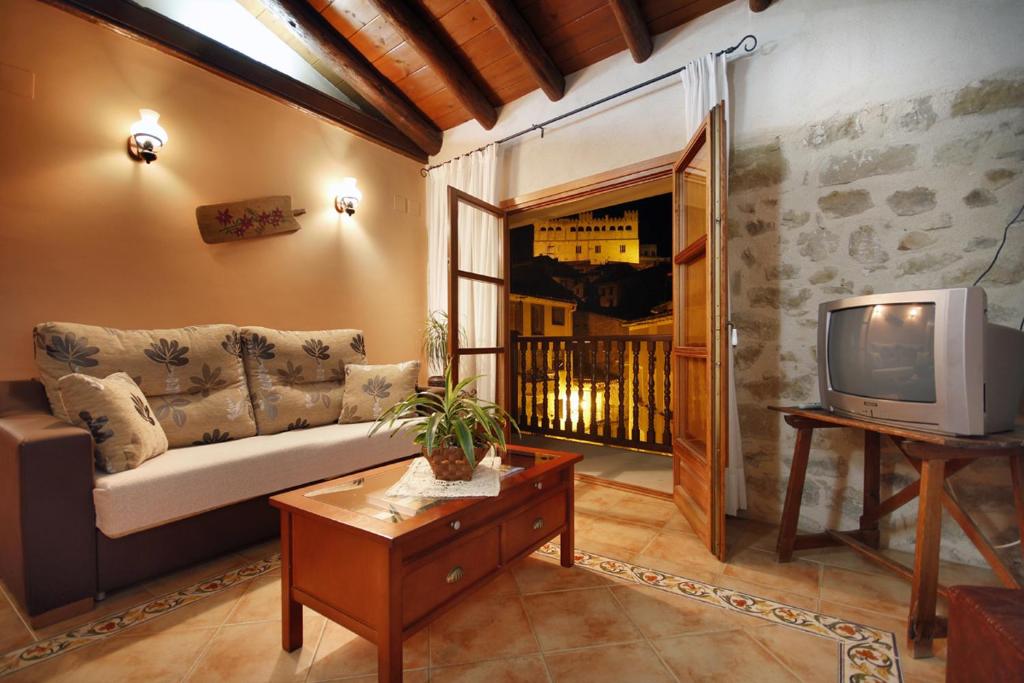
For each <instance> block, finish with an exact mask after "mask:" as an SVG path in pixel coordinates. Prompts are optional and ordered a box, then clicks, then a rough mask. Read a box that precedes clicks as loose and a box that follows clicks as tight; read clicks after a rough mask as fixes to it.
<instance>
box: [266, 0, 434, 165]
mask: <svg viewBox="0 0 1024 683" xmlns="http://www.w3.org/2000/svg"><path fill="white" fill-rule="evenodd" d="M262 2H263V5H264V6H265V7H266V8H267V11H269V12H272V13H273V14H274V15H275V16H277V17H278V18H280V19H281V20H282V21H283V22H284V24H285V25H287V26H288V28H289V30H290V31H291V32H292V34H293V35H294V36H295V37H296V38H297V39H298V40H300V41H302V43H303V44H304V45H306V46H307V47H308V48H309V49H310V50H311V51H312V52H313V53H315V54H316V55H317V56H318V57H319V58H320V59H321V60H322V61H323V63H324V64H326V65H327V66H329V67H330V68H331V69H332V70H333V71H335V72H336V73H337V74H338V76H339V77H340V78H341V79H342V80H343V81H345V82H346V83H348V84H349V85H351V86H352V88H353V89H355V91H356V92H358V93H359V94H360V95H361V96H362V97H363V98H364V99H365V100H366V101H367V102H369V103H370V104H372V105H373V106H374V107H376V108H377V110H378V111H380V113H381V114H383V115H384V116H385V117H386V118H387V119H388V120H389V121H391V123H393V124H394V126H395V127H396V128H398V129H399V130H400V131H402V132H403V133H405V135H407V136H408V137H409V138H410V139H411V140H412V141H413V142H415V143H416V144H417V145H418V146H419V147H420V148H422V149H423V151H425V152H426V153H427V154H437V153H438V152H439V151H440V150H441V141H442V133H441V130H440V129H439V128H438V127H437V126H435V125H434V124H433V123H432V122H431V121H430V120H429V119H428V118H427V117H426V116H425V115H424V114H423V112H421V111H420V110H419V109H417V108H416V107H415V106H414V105H412V104H411V103H410V102H409V101H408V100H406V98H405V96H404V95H403V94H402V93H401V91H399V90H398V88H396V87H395V86H394V84H392V83H391V81H389V80H388V79H386V78H384V76H382V75H381V74H380V73H379V72H378V71H377V70H376V69H375V68H374V67H373V65H372V64H370V63H369V62H368V61H366V58H364V57H363V56H362V55H361V54H360V53H359V51H358V50H356V49H355V48H354V47H352V45H351V44H349V42H348V41H347V40H345V39H344V38H342V37H341V35H340V34H339V33H338V32H337V31H335V30H334V28H333V27H332V26H331V25H330V24H329V23H328V22H327V20H326V19H324V18H323V17H322V16H320V15H319V14H318V13H317V12H316V10H314V9H313V8H312V7H311V6H310V5H309V4H308V3H307V2H306V0H262Z"/></svg>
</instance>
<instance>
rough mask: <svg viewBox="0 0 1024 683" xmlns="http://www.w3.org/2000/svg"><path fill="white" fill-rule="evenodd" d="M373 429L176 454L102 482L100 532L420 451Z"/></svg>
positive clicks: (322, 430) (137, 527) (324, 430)
mask: <svg viewBox="0 0 1024 683" xmlns="http://www.w3.org/2000/svg"><path fill="white" fill-rule="evenodd" d="M371 426H372V425H371V424H370V423H363V424H346V425H341V424H333V425H326V426H323V427H316V428H314V429H300V430H293V431H287V432H282V433H280V434H271V435H267V436H257V437H254V438H250V439H241V440H238V441H226V442H222V443H215V444H210V445H204V446H194V447H188V448H176V449H172V450H169V451H167V452H166V453H164V454H163V455H161V456H160V457H159V458H154V459H152V460H148V461H146V462H144V463H143V464H142V465H141V466H139V467H137V468H136V469H133V470H128V471H126V472H118V473H117V474H98V475H97V477H96V487H95V489H94V490H93V500H94V501H95V504H96V526H97V527H98V528H99V530H100V531H102V532H103V533H104V534H106V535H107V536H109V537H110V538H117V537H119V536H126V535H128V534H131V533H135V532H137V531H143V530H144V529H148V528H151V527H155V526H159V525H161V524H166V523H168V522H173V521H175V520H178V519H184V518H185V517H191V516H192V515H197V514H199V513H201V512H206V511H207V510H213V509H215V508H219V507H223V506H225V505H230V504H232V503H237V502H239V501H243V500H248V499H249V498H255V497H256V496H261V495H266V494H269V493H274V492H276V491H281V490H283V489H288V488H294V487H296V486H301V485H303V484H308V483H311V482H316V481H320V480H322V479H328V478H330V477H335V476H340V475H343V474H347V473H349V472H354V471H356V470H361V469H365V468H367V467H372V466H374V465H378V464H381V463H385V462H388V461H391V460H396V459H398V458H401V457H404V456H407V455H412V454H414V453H415V452H416V451H418V450H419V449H418V447H417V446H416V445H415V444H413V442H412V438H411V437H410V436H408V435H407V434H406V433H404V432H403V433H402V434H398V435H396V436H395V437H394V438H390V437H389V436H388V435H387V434H383V433H381V434H377V435H375V436H373V437H372V438H368V436H367V435H368V433H369V431H370V428H371Z"/></svg>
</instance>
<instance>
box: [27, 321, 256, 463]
mask: <svg viewBox="0 0 1024 683" xmlns="http://www.w3.org/2000/svg"><path fill="white" fill-rule="evenodd" d="M34 337H35V355H36V364H37V365H38V367H39V373H40V378H41V379H42V381H43V385H44V386H45V387H46V395H47V397H48V398H49V399H50V408H51V409H52V410H53V414H54V415H56V416H57V417H59V418H61V419H63V420H68V415H67V414H66V413H65V412H64V409H63V406H62V405H61V402H60V391H59V388H58V386H57V380H58V379H59V378H60V377H63V376H64V375H66V374H68V373H73V372H77V373H82V374H86V375H91V376H92V377H106V376H107V375H110V374H113V373H115V372H125V373H127V374H128V375H129V376H130V377H131V378H132V379H133V380H135V383H136V384H138V385H139V388H140V389H141V390H142V393H143V394H144V395H145V397H146V398H147V399H149V402H150V404H151V405H152V406H153V411H154V412H155V413H156V418H157V419H158V420H159V421H160V424H161V425H162V426H163V428H164V432H165V433H166V434H167V441H168V443H169V444H170V446H171V448H175V447H179V446H191V445H193V444H196V443H205V442H210V441H219V440H223V439H239V438H242V437H246V436H252V435H253V434H255V433H256V421H255V418H254V417H253V414H252V404H251V402H250V400H249V390H248V386H247V385H246V382H245V370H244V368H243V367H242V356H241V345H240V342H239V336H238V328H236V327H235V326H233V325H201V326H198V327H183V328H178V329H172V330H117V329H114V328H110V327H96V326H93V325H79V324H75V323H43V324H41V325H37V326H36V328H35V331H34Z"/></svg>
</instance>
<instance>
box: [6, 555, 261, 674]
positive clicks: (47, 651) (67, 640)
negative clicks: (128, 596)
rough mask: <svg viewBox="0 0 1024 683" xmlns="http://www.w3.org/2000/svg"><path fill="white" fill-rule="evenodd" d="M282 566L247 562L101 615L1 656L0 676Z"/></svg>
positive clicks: (172, 610)
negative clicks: (189, 584) (218, 574)
mask: <svg viewBox="0 0 1024 683" xmlns="http://www.w3.org/2000/svg"><path fill="white" fill-rule="evenodd" d="M280 565H281V558H280V555H277V554H274V555H271V556H270V557H268V558H266V559H263V560H257V561H256V562H250V563H249V564H246V565H243V566H241V567H238V568H237V569H232V570H231V571H229V572H227V573H225V574H221V575H220V576H215V577H212V578H209V579H206V580H204V581H200V582H199V583H196V584H193V585H191V586H189V587H188V588H184V589H182V590H180V591H177V592H175V593H168V594H167V595H164V596H162V597H159V598H154V599H153V600H150V601H149V602H145V603H143V604H141V605H136V606H135V607H129V608H128V609H126V610H122V611H120V612H116V613H114V614H111V615H107V616H104V617H102V618H100V619H97V620H95V621H91V622H89V623H87V624H85V625H84V626H79V627H77V628H74V629H71V630H70V631H67V632H65V633H61V634H60V635H56V636H51V637H50V638H45V639H43V640H40V641H37V642H35V643H32V644H31V645H27V646H25V647H23V648H21V649H19V650H14V651H13V652H9V653H7V654H6V655H3V657H0V677H3V676H6V675H8V674H11V673H14V672H15V671H20V670H21V669H24V668H26V667H29V666H32V665H33V664H39V663H40V662H44V661H46V660H48V659H52V658H54V657H56V656H57V655H60V654H63V653H65V652H71V651H73V650H77V649H79V648H82V647H85V646H86V645H89V644H90V643H94V642H96V641H97V640H101V639H103V638H106V637H108V636H111V635H113V634H115V633H121V632H122V631H125V630H126V629H130V628H131V627H133V626H138V625H139V624H144V623H146V622H147V621H152V620H153V619H156V618H157V617H160V616H163V615H165V614H169V613H171V612H174V611H175V610H178V609H181V608H182V607H185V606H186V605H191V604H192V603H194V602H198V601H200V600H203V599H204V598H208V597H210V596H211V595H215V594H217V593H220V592H222V591H225V590H227V589H228V588H231V587H232V586H236V585H238V584H240V583H244V582H246V581H251V580H252V579H255V578H256V577H257V576H262V575H263V574H266V573H267V572H270V571H273V570H274V569H277V568H278V567H279V566H280Z"/></svg>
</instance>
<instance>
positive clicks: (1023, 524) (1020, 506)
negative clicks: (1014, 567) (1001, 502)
mask: <svg viewBox="0 0 1024 683" xmlns="http://www.w3.org/2000/svg"><path fill="white" fill-rule="evenodd" d="M1010 476H1011V478H1012V479H1013V502H1014V505H1015V506H1016V508H1017V531H1018V534H1017V535H1018V537H1019V538H1020V540H1021V544H1020V552H1021V554H1022V555H1024V453H1018V454H1016V455H1011V456H1010Z"/></svg>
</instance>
